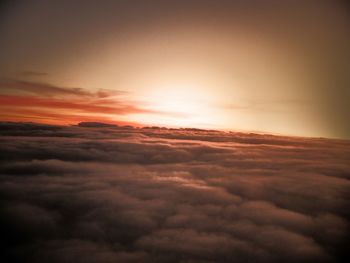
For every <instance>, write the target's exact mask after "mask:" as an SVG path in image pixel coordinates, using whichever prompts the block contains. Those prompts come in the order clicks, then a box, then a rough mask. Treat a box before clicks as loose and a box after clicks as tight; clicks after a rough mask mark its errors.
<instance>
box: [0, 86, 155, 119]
mask: <svg viewBox="0 0 350 263" xmlns="http://www.w3.org/2000/svg"><path fill="white" fill-rule="evenodd" d="M0 87H1V93H2V94H0V109H1V112H2V113H1V114H0V118H1V119H2V120H8V121H28V120H33V121H40V122H45V123H57V124H58V123H60V124H64V123H75V122H80V121H104V122H111V123H120V122H119V121H117V118H116V117H117V116H122V115H128V114H134V113H154V111H152V110H148V109H146V108H142V107H140V106H138V105H133V104H132V103H130V102H128V101H127V100H125V98H123V97H122V95H124V94H125V92H123V91H113V90H108V89H100V90H97V91H95V92H92V91H87V90H84V89H81V88H66V87H58V86H54V85H51V84H46V83H36V82H27V81H17V80H1V81H0ZM124 123H128V124H129V123H130V122H124Z"/></svg>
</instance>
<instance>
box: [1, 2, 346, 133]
mask: <svg viewBox="0 0 350 263" xmlns="http://www.w3.org/2000/svg"><path fill="white" fill-rule="evenodd" d="M344 3H345V1H344V2H340V1H223V0H222V1H205V0H203V1H181V0H179V1H160V0H159V1H8V2H7V3H5V4H3V6H2V9H1V15H0V17H1V20H0V36H1V37H0V50H1V51H0V77H1V79H0V89H1V90H0V91H1V93H0V110H1V113H0V118H1V120H12V121H36V122H45V123H63V124H68V123H76V122H79V121H105V122H113V123H130V124H136V123H138V124H141V125H164V126H186V127H189V126H190V127H199V128H214V129H224V130H228V129H235V130H248V131H263V132H272V133H281V134H289V135H301V136H323V137H336V138H350V122H349V121H348V119H349V118H348V112H350V106H349V103H348V100H349V98H350V94H349V93H350V92H349V83H350V79H349V78H350V77H349V76H350V74H348V69H349V68H350V52H349V46H350V34H349V33H350V32H349V29H350V21H349V19H350V15H349V9H348V7H347V6H346V5H345V4H344Z"/></svg>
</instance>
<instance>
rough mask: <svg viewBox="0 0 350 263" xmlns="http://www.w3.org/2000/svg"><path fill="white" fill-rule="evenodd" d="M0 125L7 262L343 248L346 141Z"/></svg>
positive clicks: (289, 256)
mask: <svg viewBox="0 0 350 263" xmlns="http://www.w3.org/2000/svg"><path fill="white" fill-rule="evenodd" d="M0 135H1V136H0V144H1V151H0V158H1V162H0V171H1V175H0V180H1V184H0V196H1V224H0V226H1V228H2V233H4V234H2V237H1V239H2V241H1V249H2V250H3V251H2V253H1V254H2V255H3V257H4V259H5V260H7V261H8V262H57V263H66V262H89V263H90V262H91V263H92V262H94V263H95V262H169V263H172V262H182V263H184V262H198V263H199V262H203V263H204V262H238V263H240V262H339V261H342V260H343V261H346V260H347V253H346V248H347V245H348V243H347V241H348V233H349V217H350V215H349V211H350V210H349V208H350V206H349V193H350V192H349V190H350V182H349V179H350V162H349V161H350V142H349V141H341V140H328V139H318V138H294V137H282V136H271V135H260V134H245V133H232V132H231V133H224V132H218V131H205V130H197V129H162V128H156V127H154V128H143V129H139V128H132V127H127V126H124V127H118V126H104V125H101V124H99V123H90V124H87V123H85V124H82V125H80V126H70V127H63V126H49V125H39V124H33V123H1V124H0ZM5 262H6V261H5Z"/></svg>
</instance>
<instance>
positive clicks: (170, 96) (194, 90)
mask: <svg viewBox="0 0 350 263" xmlns="http://www.w3.org/2000/svg"><path fill="white" fill-rule="evenodd" d="M144 100H145V103H146V105H148V107H149V108H150V109H152V110H153V111H154V112H155V113H154V114H140V115H135V116H133V117H134V119H136V120H137V121H139V122H141V123H145V124H152V123H155V124H157V125H165V126H173V127H203V128H208V127H211V126H212V125H214V124H215V123H216V122H217V120H216V118H215V117H214V114H213V112H212V110H211V107H210V104H209V102H208V101H209V94H207V93H206V92H205V90H204V89H200V88H198V87H195V86H190V85H172V86H161V87H159V88H154V89H152V90H151V92H149V94H148V95H147V96H146V97H145V98H144Z"/></svg>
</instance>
